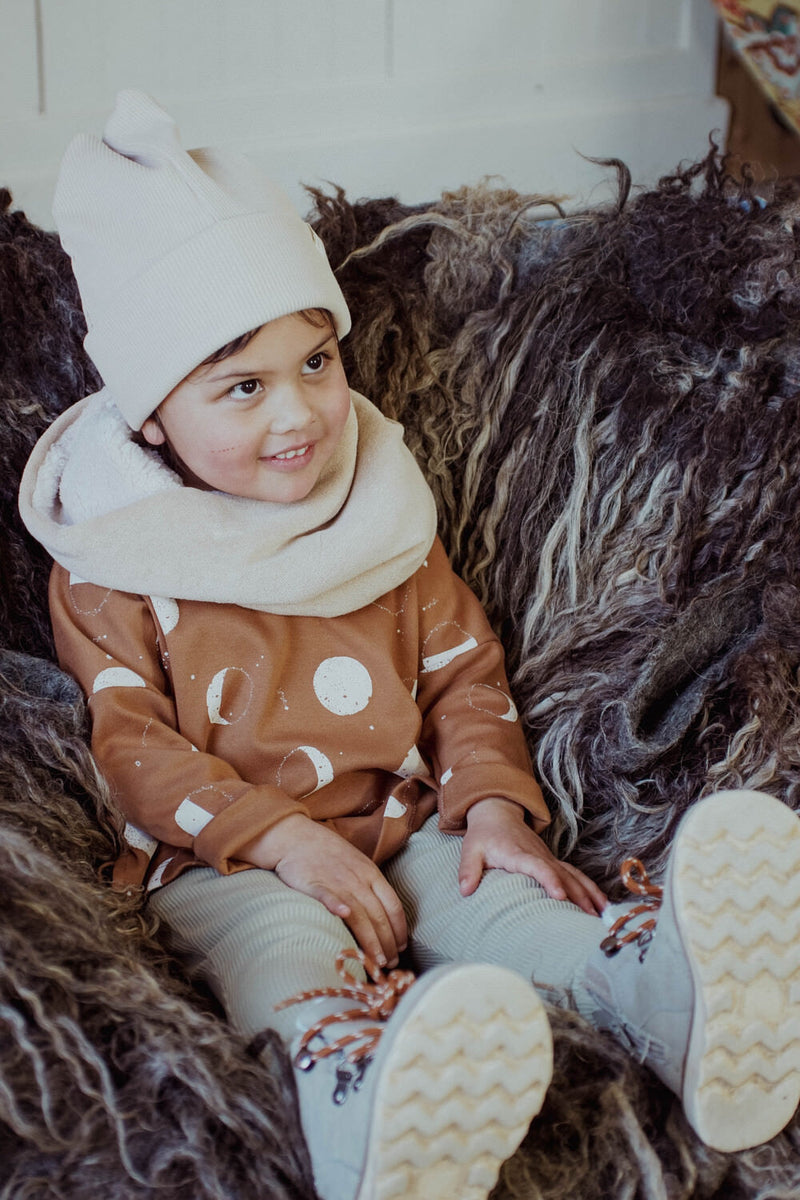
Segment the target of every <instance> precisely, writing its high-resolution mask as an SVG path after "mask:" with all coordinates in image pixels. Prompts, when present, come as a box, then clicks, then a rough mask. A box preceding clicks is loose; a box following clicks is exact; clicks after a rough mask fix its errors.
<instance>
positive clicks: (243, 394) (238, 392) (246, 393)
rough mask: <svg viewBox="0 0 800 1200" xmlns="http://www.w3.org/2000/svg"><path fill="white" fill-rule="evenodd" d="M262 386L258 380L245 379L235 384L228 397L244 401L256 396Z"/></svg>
mask: <svg viewBox="0 0 800 1200" xmlns="http://www.w3.org/2000/svg"><path fill="white" fill-rule="evenodd" d="M260 387H261V384H260V383H259V381H258V380H257V379H244V380H242V382H241V383H235V384H234V385H233V387H232V388H231V389H230V391H229V392H228V395H229V396H231V397H232V399H234V400H244V399H247V398H248V397H250V396H255V394H256V392H257V391H258V389H259V388H260Z"/></svg>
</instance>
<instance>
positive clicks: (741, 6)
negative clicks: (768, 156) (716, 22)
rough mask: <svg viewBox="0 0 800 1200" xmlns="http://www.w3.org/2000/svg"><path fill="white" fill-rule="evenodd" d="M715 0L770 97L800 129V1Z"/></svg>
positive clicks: (736, 45) (734, 43) (755, 74)
mask: <svg viewBox="0 0 800 1200" xmlns="http://www.w3.org/2000/svg"><path fill="white" fill-rule="evenodd" d="M713 2H714V5H715V7H716V8H717V10H718V11H719V13H720V15H721V17H722V19H723V21H724V23H725V30H726V33H727V34H728V36H729V37H730V39H731V41H732V43H733V45H734V47H735V48H736V50H737V51H738V52H739V54H740V55H741V56H742V59H743V60H744V62H745V63H746V64H747V66H748V67H749V69H750V70H751V71H752V73H753V75H754V76H755V78H756V80H757V81H758V83H759V85H760V86H761V88H762V89H763V90H764V92H765V94H766V95H767V96H768V98H769V100H770V101H771V102H772V103H773V104H774V105H775V106H776V107H777V108H778V109H779V110H780V112H781V113H782V114H783V116H784V117H785V118H786V120H787V121H788V122H789V123H790V124H791V125H792V126H793V127H794V128H795V129H796V130H797V131H798V132H800V3H797V4H776V3H775V0H746V3H745V2H744V0H713Z"/></svg>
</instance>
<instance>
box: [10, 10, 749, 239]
mask: <svg viewBox="0 0 800 1200" xmlns="http://www.w3.org/2000/svg"><path fill="white" fill-rule="evenodd" d="M37 14H39V16H40V21H39V24H38V27H37ZM0 23H1V24H0V29H2V33H3V36H2V37H0V183H5V184H7V185H8V186H10V187H11V189H12V191H13V192H14V194H15V198H16V200H17V202H18V203H19V204H20V205H22V206H23V207H25V208H26V209H27V211H28V212H29V214H30V215H31V217H32V218H33V219H34V220H37V221H39V222H41V223H43V224H50V222H51V219H50V215H49V203H50V197H51V195H52V188H53V183H54V178H55V174H56V171H57V166H58V162H59V159H60V157H61V154H62V153H63V150H64V147H65V146H66V143H67V141H68V140H69V138H70V137H71V136H72V135H73V134H74V133H76V132H78V131H81V130H86V129H93V130H95V131H97V132H100V130H101V129H102V124H103V120H104V118H105V116H106V115H107V113H108V112H109V111H110V108H111V106H112V104H113V98H114V94H115V92H116V91H117V90H118V89H119V88H120V87H131V86H133V87H143V88H145V89H146V90H148V91H150V92H151V93H152V94H153V95H154V96H156V98H157V99H159V100H160V101H161V102H162V103H164V105H165V106H166V107H167V108H169V109H170V111H172V112H173V113H174V114H175V116H176V118H177V119H178V122H179V124H180V126H181V130H182V133H183V135H184V139H185V141H186V142H187V144H189V145H201V144H209V143H213V142H220V141H222V142H228V143H231V144H234V145H237V146H238V147H239V148H240V149H243V150H246V151H249V152H250V153H252V154H254V155H255V156H256V157H257V158H259V159H260V161H262V162H263V163H264V165H265V166H266V167H267V168H268V169H269V170H270V171H271V172H272V173H273V174H274V175H275V176H276V178H278V179H279V180H280V181H281V182H282V183H283V184H284V185H285V186H287V187H288V188H289V190H290V191H291V192H292V193H293V194H294V196H295V198H296V200H297V201H298V203H300V204H301V205H302V206H304V207H307V200H306V197H305V195H304V193H303V192H302V190H301V188H300V181H302V182H309V183H321V182H323V181H325V180H333V181H336V182H338V183H341V184H342V185H343V186H344V187H345V188H346V189H347V191H348V193H349V194H350V195H351V196H353V197H356V196H359V195H385V194H389V193H393V194H396V195H399V196H400V198H401V199H403V200H405V201H408V202H412V203H413V202H417V201H421V200H425V199H429V198H431V197H435V196H436V195H438V194H439V193H440V192H441V191H442V190H443V189H444V188H452V187H458V186H460V185H461V184H463V183H472V182H475V181H477V180H478V179H479V178H481V177H482V176H484V175H486V174H501V175H504V176H505V177H506V178H507V180H508V182H509V183H510V184H511V185H512V186H514V187H517V188H519V189H520V190H532V191H557V192H559V193H561V194H563V193H567V194H570V195H574V196H575V197H576V202H580V201H582V200H583V199H585V198H587V197H588V195H589V194H590V193H591V194H593V195H594V194H597V193H595V192H593V189H595V188H596V185H597V180H598V178H600V173H599V172H598V170H597V168H594V167H591V166H589V165H587V164H586V162H585V161H584V160H583V159H582V158H581V157H580V154H583V155H591V156H596V157H601V156H606V157H609V156H617V157H620V158H623V159H624V160H625V161H626V162H628V164H629V165H630V166H631V169H632V171H633V174H634V177H635V179H637V180H638V181H641V182H645V183H647V182H651V181H652V180H654V179H655V178H656V177H657V176H658V175H660V174H663V173H664V172H665V171H668V170H670V169H672V167H674V166H675V164H676V163H677V162H678V161H679V160H680V159H682V158H688V157H697V156H699V155H701V154H703V153H704V152H705V149H706V146H707V139H708V133H709V131H710V130H711V129H712V128H717V129H721V128H723V127H724V126H725V123H726V116H727V113H726V107H725V105H724V104H723V103H722V102H721V101H718V100H715V98H714V96H713V80H714V59H715V49H716V21H715V17H714V13H713V9H712V6H711V4H710V2H709V0H135V2H132V0H0ZM40 107H42V108H43V111H41V112H40ZM579 152H580V153H579Z"/></svg>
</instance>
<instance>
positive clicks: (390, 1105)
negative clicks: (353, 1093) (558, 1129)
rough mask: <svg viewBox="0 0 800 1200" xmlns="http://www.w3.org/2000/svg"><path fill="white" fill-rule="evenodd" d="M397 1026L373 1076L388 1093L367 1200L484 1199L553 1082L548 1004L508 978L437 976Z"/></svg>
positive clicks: (372, 1149) (450, 972)
mask: <svg viewBox="0 0 800 1200" xmlns="http://www.w3.org/2000/svg"><path fill="white" fill-rule="evenodd" d="M392 1026H394V1027H395V1028H396V1029H397V1033H396V1034H395V1036H394V1038H393V1039H392V1040H391V1041H390V1042H388V1044H387V1045H386V1046H384V1044H383V1043H384V1040H385V1039H386V1033H385V1034H384V1037H383V1039H382V1041H381V1047H380V1049H379V1051H378V1056H376V1061H375V1064H374V1066H373V1068H372V1069H373V1070H374V1069H375V1067H378V1070H379V1073H378V1079H379V1083H378V1085H377V1089H376V1093H375V1097H374V1107H373V1110H372V1120H371V1128H370V1132H369V1138H368V1151H367V1157H366V1161H365V1166H364V1173H363V1176H362V1180H361V1185H360V1187H359V1190H358V1196H357V1200H401V1198H402V1200H444V1198H445V1197H447V1200H484V1198H485V1197H486V1196H487V1195H488V1194H489V1192H490V1191H491V1189H492V1187H493V1186H494V1184H495V1182H496V1180H497V1176H498V1173H499V1170H500V1166H501V1164H502V1163H503V1162H504V1161H505V1160H506V1159H507V1158H509V1157H510V1156H511V1155H512V1154H513V1153H514V1151H515V1150H516V1148H517V1147H518V1146H519V1144H520V1142H521V1141H522V1139H523V1138H524V1136H525V1134H526V1133H527V1131H528V1128H529V1126H530V1123H531V1121H532V1119H533V1118H534V1117H535V1116H536V1114H537V1113H538V1112H539V1109H540V1108H541V1106H542V1103H543V1101H544V1097H545V1093H546V1091H547V1087H548V1084H549V1083H550V1079H551V1076H552V1070H553V1046H552V1037H551V1033H550V1025H549V1022H548V1020H547V1014H546V1012H545V1010H544V1006H543V1004H542V1002H541V1000H540V999H539V997H538V996H537V994H536V992H535V991H534V989H533V988H532V986H531V985H530V983H528V982H527V981H526V980H524V979H523V978H522V977H521V976H519V975H517V974H515V973H514V972H513V971H508V970H505V969H504V968H500V967H494V966H487V965H484V964H470V965H465V966H459V967H445V968H436V969H435V970H433V971H429V972H427V973H426V974H424V975H423V976H421V978H419V979H418V980H417V982H416V983H415V984H414V987H413V988H412V989H411V991H410V992H409V994H408V996H407V997H406V998H405V999H404V1001H402V1003H401V1004H400V1005H399V1006H398V1009H397V1012H396V1013H395V1015H394V1016H393V1017H392V1021H391V1022H390V1025H389V1028H392ZM387 1032H388V1030H387ZM379 1058H380V1060H381V1061H380V1063H379Z"/></svg>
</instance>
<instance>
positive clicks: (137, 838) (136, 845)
mask: <svg viewBox="0 0 800 1200" xmlns="http://www.w3.org/2000/svg"><path fill="white" fill-rule="evenodd" d="M122 836H123V837H124V838H125V841H126V842H127V843H128V845H129V846H132V847H133V849H134V850H144V852H145V854H146V855H147V856H148V857H149V858H152V857H153V855H154V854H155V851H156V848H157V846H158V840H157V839H156V838H154V837H150V834H149V833H145V831H144V830H143V829H139V828H138V827H137V826H136V825H131V823H130V821H127V822H126V823H125V828H124V829H123V831H122Z"/></svg>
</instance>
